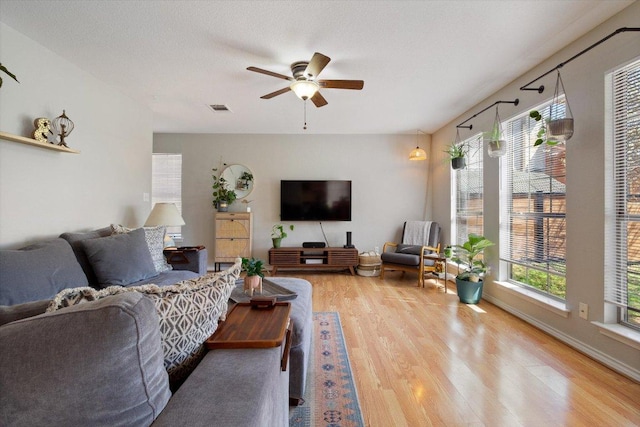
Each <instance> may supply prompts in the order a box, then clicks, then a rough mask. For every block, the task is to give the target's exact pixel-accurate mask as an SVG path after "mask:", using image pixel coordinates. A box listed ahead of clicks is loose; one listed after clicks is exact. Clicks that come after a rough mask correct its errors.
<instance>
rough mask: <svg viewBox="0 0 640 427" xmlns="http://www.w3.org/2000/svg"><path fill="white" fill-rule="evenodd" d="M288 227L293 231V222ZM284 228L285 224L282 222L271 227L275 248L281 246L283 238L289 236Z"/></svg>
mask: <svg viewBox="0 0 640 427" xmlns="http://www.w3.org/2000/svg"><path fill="white" fill-rule="evenodd" d="M287 228H288V229H289V230H290V231H293V229H294V227H293V224H291V225H289V227H287ZM284 229H285V226H284V225H282V224H274V225H273V227H271V240H272V241H273V247H274V248H279V247H280V244H281V243H282V239H284V238H285V237H287V232H286V231H285V230H284Z"/></svg>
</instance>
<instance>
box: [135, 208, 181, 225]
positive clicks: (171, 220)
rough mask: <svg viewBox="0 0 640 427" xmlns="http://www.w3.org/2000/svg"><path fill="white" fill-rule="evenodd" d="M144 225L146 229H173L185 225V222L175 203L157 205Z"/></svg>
mask: <svg viewBox="0 0 640 427" xmlns="http://www.w3.org/2000/svg"><path fill="white" fill-rule="evenodd" d="M144 225H145V226H146V227H155V226H158V225H165V226H168V227H173V226H179V225H185V222H184V219H182V216H181V215H180V212H178V208H177V207H176V205H175V203H156V204H155V206H154V207H153V209H152V210H151V213H150V214H149V217H148V218H147V222H145V223H144Z"/></svg>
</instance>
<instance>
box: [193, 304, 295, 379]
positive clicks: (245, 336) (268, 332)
mask: <svg viewBox="0 0 640 427" xmlns="http://www.w3.org/2000/svg"><path fill="white" fill-rule="evenodd" d="M290 313H291V303H288V302H277V303H275V305H273V306H272V307H269V308H254V307H252V306H251V303H244V302H241V303H238V304H236V305H235V306H234V307H233V308H232V309H231V311H230V312H229V314H227V319H226V320H225V321H224V322H221V323H220V324H219V325H218V328H217V329H216V331H215V332H214V333H213V335H211V336H210V337H209V338H208V339H207V340H206V341H205V342H204V344H205V346H206V347H207V348H208V349H210V350H215V349H220V348H270V347H280V346H281V345H282V343H283V342H284V343H285V346H284V351H283V355H282V361H281V365H280V367H281V369H282V370H283V371H286V370H287V362H288V360H289V349H290V348H291V331H292V329H293V325H292V322H291V319H290V318H289V315H290Z"/></svg>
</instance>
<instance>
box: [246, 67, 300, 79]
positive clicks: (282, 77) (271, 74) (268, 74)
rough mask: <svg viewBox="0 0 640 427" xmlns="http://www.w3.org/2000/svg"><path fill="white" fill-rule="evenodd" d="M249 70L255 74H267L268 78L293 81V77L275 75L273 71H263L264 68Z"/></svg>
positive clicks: (250, 68) (248, 68) (249, 68)
mask: <svg viewBox="0 0 640 427" xmlns="http://www.w3.org/2000/svg"><path fill="white" fill-rule="evenodd" d="M247 70H249V71H254V72H256V73H260V74H266V75H267V76H272V77H277V78H279V79H283V80H291V81H293V77H289V76H285V75H284V74H278V73H274V72H273V71H269V70H263V69H262V68H257V67H247Z"/></svg>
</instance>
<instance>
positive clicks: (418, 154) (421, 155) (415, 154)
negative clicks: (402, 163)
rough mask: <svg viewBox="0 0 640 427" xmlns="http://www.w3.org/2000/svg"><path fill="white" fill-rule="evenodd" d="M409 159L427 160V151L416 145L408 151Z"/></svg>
mask: <svg viewBox="0 0 640 427" xmlns="http://www.w3.org/2000/svg"><path fill="white" fill-rule="evenodd" d="M409 160H427V153H426V151H424V150H423V149H422V148H420V147H416V148H415V150H412V151H411V153H409Z"/></svg>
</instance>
